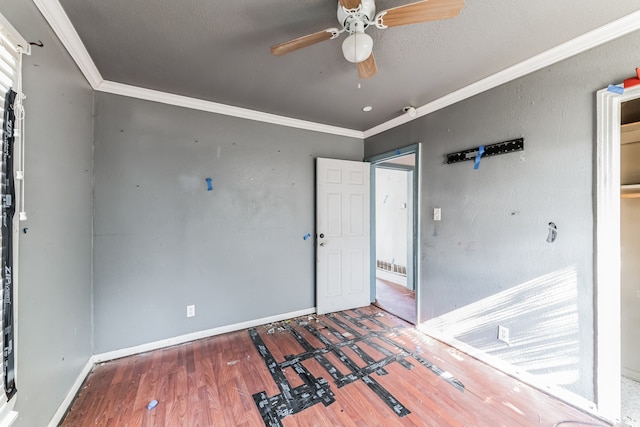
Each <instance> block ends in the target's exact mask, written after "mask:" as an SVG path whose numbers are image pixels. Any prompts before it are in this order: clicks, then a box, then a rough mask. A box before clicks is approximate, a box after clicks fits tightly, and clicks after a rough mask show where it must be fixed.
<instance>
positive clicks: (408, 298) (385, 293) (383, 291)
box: [374, 278, 416, 324]
mask: <svg viewBox="0 0 640 427" xmlns="http://www.w3.org/2000/svg"><path fill="white" fill-rule="evenodd" d="M374 305H376V306H377V307H379V308H381V309H383V310H385V311H387V312H389V313H391V314H393V315H395V316H397V317H399V318H401V319H403V320H406V321H407V322H409V323H411V324H415V323H416V293H415V291H410V290H408V289H407V288H406V287H404V286H401V285H396V284H395V283H391V282H388V281H386V280H382V279H378V278H376V302H375V304H374Z"/></svg>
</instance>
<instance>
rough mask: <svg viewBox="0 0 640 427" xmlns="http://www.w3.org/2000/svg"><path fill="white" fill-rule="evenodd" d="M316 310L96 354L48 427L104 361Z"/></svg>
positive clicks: (59, 416) (50, 425) (56, 421)
mask: <svg viewBox="0 0 640 427" xmlns="http://www.w3.org/2000/svg"><path fill="white" fill-rule="evenodd" d="M315 312H316V308H315V307H311V308H306V309H304V310H298V311H292V312H289V313H283V314H278V315H275V316H269V317H263V318H261V319H255V320H248V321H246V322H240V323H234V324H233V325H226V326H220V327H218V328H213V329H207V330H204V331H198V332H193V333H190V334H185V335H180V336H177V337H173V338H167V339H165V340H160V341H154V342H151V343H147V344H141V345H137V346H134V347H128V348H123V349H121V350H115V351H109V352H106V353H101V354H94V355H93V356H91V357H90V358H89V360H88V361H87V364H86V365H85V367H84V368H83V369H82V371H80V374H78V378H77V379H76V381H75V382H74V383H73V386H71V389H70V390H69V392H68V393H67V395H66V396H65V398H64V400H63V401H62V403H61V404H60V406H59V407H58V410H57V411H56V413H55V414H54V415H53V417H52V418H51V421H49V424H48V427H57V425H58V424H60V422H61V421H62V418H63V417H64V415H65V414H66V413H67V410H68V409H69V407H70V406H71V403H72V402H73V399H74V398H75V397H76V394H78V391H79V390H80V387H82V383H84V380H85V379H86V378H87V376H88V375H89V374H90V373H91V371H92V370H93V367H94V366H95V365H96V364H98V363H102V362H106V361H109V360H114V359H119V358H121V357H126V356H133V355H134V354H139V353H145V352H147V351H151V350H157V349H160V348H165V347H171V346H172V345H176V344H183V343H186V342H189V341H195V340H199V339H202V338H208V337H212V336H215V335H221V334H226V333H228V332H235V331H240V330H242V329H247V328H252V327H254V326H260V325H264V324H268V323H273V322H279V321H281V320H287V319H293V318H296V317H300V316H306V315H308V314H314V313H315Z"/></svg>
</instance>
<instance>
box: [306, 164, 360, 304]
mask: <svg viewBox="0 0 640 427" xmlns="http://www.w3.org/2000/svg"><path fill="white" fill-rule="evenodd" d="M369 181H370V174H369V163H363V162H353V161H347V160H334V159H322V158H318V159H317V163H316V235H317V239H316V242H317V247H316V309H317V311H318V314H323V313H331V312H334V311H340V310H347V309H351V308H356V307H364V306H366V305H369V303H370V283H369V276H370V272H369V260H370V246H369V221H370V218H369V213H370V212H369V209H370V207H369V197H370V194H369V193H370V182H369Z"/></svg>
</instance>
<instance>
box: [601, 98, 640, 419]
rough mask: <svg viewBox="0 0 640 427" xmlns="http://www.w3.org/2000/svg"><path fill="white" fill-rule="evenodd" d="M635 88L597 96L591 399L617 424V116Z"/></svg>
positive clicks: (618, 407)
mask: <svg viewBox="0 0 640 427" xmlns="http://www.w3.org/2000/svg"><path fill="white" fill-rule="evenodd" d="M636 98H640V86H636V87H633V88H629V89H626V90H625V91H624V94H622V95H619V94H615V93H613V92H609V91H608V90H607V89H602V90H600V91H599V92H598V93H597V110H598V116H597V120H598V130H597V147H596V150H597V153H596V156H597V163H596V165H597V166H596V239H595V246H596V250H595V253H596V260H595V261H596V265H595V279H596V286H595V293H596V295H595V300H596V301H595V308H596V312H595V317H596V331H595V332H596V333H595V336H596V357H595V360H596V366H595V400H596V403H597V405H598V413H599V414H600V415H601V416H603V417H605V418H607V419H610V420H618V419H620V401H621V396H620V376H621V362H620V357H621V351H620V345H621V339H620V117H621V116H620V111H621V107H622V103H623V102H626V101H630V100H633V99H636Z"/></svg>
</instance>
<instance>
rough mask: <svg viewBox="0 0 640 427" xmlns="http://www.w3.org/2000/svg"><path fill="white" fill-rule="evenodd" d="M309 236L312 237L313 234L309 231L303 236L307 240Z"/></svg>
mask: <svg viewBox="0 0 640 427" xmlns="http://www.w3.org/2000/svg"><path fill="white" fill-rule="evenodd" d="M309 237H311V234H309V233H307V234H305V235H304V236H303V237H302V238H303V239H304V240H307V239H308V238H309Z"/></svg>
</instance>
